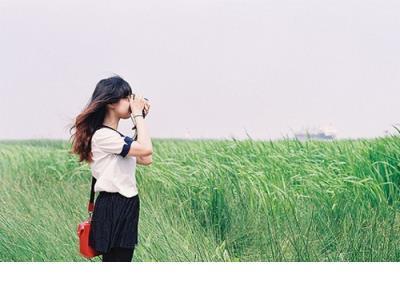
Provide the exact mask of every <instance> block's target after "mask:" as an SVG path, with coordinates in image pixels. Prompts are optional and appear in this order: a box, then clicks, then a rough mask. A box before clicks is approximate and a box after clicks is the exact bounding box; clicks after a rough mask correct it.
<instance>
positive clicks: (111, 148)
mask: <svg viewBox="0 0 400 284" xmlns="http://www.w3.org/2000/svg"><path fill="white" fill-rule="evenodd" d="M132 143H136V141H134V140H133V139H132V138H131V137H129V136H125V135H123V134H122V133H121V132H119V131H118V130H116V129H113V128H111V127H108V126H105V125H103V126H102V128H99V129H97V130H96V131H95V132H94V134H93V136H92V141H91V146H92V158H93V162H91V163H90V164H89V165H90V168H91V171H92V175H93V176H94V177H95V178H96V184H95V187H94V191H95V192H99V191H108V192H119V193H120V194H122V195H124V196H125V197H128V198H129V197H133V196H135V195H137V194H138V190H137V187H136V177H135V173H136V157H134V156H128V155H127V154H128V152H129V149H130V147H131V145H132Z"/></svg>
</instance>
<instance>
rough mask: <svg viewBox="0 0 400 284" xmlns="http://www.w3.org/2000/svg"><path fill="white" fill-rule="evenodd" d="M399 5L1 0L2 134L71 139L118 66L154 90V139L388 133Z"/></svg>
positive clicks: (124, 128) (399, 116)
mask: <svg viewBox="0 0 400 284" xmlns="http://www.w3.org/2000/svg"><path fill="white" fill-rule="evenodd" d="M399 14H400V2H398V1H389V0H387V1H368V0H363V1H354V0H335V1H321V0H318V1H311V0H308V1H285V0H279V1H267V0H262V1H261V0H260V1H258V0H257V1H256V0H241V1H239V0H179V1H178V0H169V1H154V0H146V1H114V0H113V1H99V0H96V1H71V0H69V1H15V0H13V1H6V0H0V35H1V38H2V40H1V45H0V51H1V52H0V62H1V64H0V72H1V76H0V139H43V138H48V139H69V137H70V133H69V127H70V126H71V125H72V123H73V120H74V118H75V117H76V116H77V115H78V114H79V113H80V112H81V111H82V110H83V109H84V107H85V106H86V104H87V103H88V101H89V100H90V97H91V95H92V93H93V90H94V87H95V85H96V84H97V82H98V81H100V80H101V79H103V78H107V77H110V76H112V75H115V74H118V75H120V76H121V77H123V78H124V79H125V80H126V81H128V82H129V84H130V85H131V87H132V89H133V90H134V92H136V93H138V94H142V95H143V96H144V97H146V98H148V99H149V100H150V104H151V108H150V113H149V114H148V116H147V117H146V119H145V121H146V125H147V127H148V131H149V133H150V135H151V137H153V138H187V139H192V138H214V139H229V138H231V137H235V138H237V139H243V138H246V137H248V136H247V135H249V136H250V137H252V138H253V139H266V140H268V139H280V138H282V137H285V136H292V135H293V133H295V132H299V131H303V130H307V129H308V130H310V129H319V128H323V129H327V128H328V129H330V131H333V132H334V133H335V134H336V136H337V138H364V137H365V138H372V137H379V136H383V135H385V132H386V131H389V132H393V130H394V128H393V125H398V123H399V122H400V113H399V111H398V109H399V104H400V92H399V91H400V84H399V82H400V80H399V78H400V52H399V51H400V17H398V15H399ZM131 126H132V122H131V120H130V119H127V120H121V121H120V123H119V127H118V129H119V130H120V131H121V132H123V133H124V134H126V135H127V134H128V135H129V134H130V132H131V130H130V128H131ZM246 133H247V134H246Z"/></svg>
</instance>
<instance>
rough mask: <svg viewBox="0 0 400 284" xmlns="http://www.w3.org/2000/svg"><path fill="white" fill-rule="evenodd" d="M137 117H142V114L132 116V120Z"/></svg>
mask: <svg viewBox="0 0 400 284" xmlns="http://www.w3.org/2000/svg"><path fill="white" fill-rule="evenodd" d="M137 116H142V117H143V114H137V115H134V116H133V118H135V117H137Z"/></svg>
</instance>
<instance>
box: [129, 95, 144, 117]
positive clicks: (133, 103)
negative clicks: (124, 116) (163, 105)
mask: <svg viewBox="0 0 400 284" xmlns="http://www.w3.org/2000/svg"><path fill="white" fill-rule="evenodd" d="M145 103H146V100H145V99H144V98H143V96H141V95H135V99H133V95H130V96H129V104H130V107H131V111H132V114H133V115H137V114H142V111H143V109H144V107H145Z"/></svg>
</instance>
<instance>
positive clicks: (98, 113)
mask: <svg viewBox="0 0 400 284" xmlns="http://www.w3.org/2000/svg"><path fill="white" fill-rule="evenodd" d="M131 94H132V89H131V86H130V85H129V84H128V82H126V81H125V80H124V79H122V78H121V77H120V76H119V75H115V76H112V77H110V78H106V79H102V80H100V81H99V82H98V83H97V85H96V88H95V89H94V92H93V94H92V97H91V99H90V101H89V103H88V104H87V105H86V107H85V108H84V110H83V111H82V112H81V113H80V114H79V115H78V116H77V117H76V119H75V122H74V123H73V125H72V127H71V128H70V130H69V132H70V134H71V133H72V130H73V129H74V128H75V130H76V131H75V133H73V134H72V135H71V137H70V140H69V141H70V142H71V141H72V149H71V151H70V153H71V154H77V155H79V162H82V161H86V162H88V163H90V162H92V161H93V160H92V154H91V151H92V147H91V141H92V136H93V133H94V132H95V131H96V130H97V129H98V128H99V127H100V126H101V125H102V124H103V121H104V118H105V116H106V110H107V109H106V105H107V104H111V103H116V102H118V101H119V100H120V99H121V98H126V97H128V96H129V95H131Z"/></svg>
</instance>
